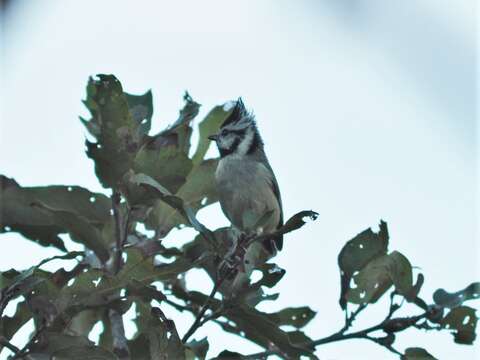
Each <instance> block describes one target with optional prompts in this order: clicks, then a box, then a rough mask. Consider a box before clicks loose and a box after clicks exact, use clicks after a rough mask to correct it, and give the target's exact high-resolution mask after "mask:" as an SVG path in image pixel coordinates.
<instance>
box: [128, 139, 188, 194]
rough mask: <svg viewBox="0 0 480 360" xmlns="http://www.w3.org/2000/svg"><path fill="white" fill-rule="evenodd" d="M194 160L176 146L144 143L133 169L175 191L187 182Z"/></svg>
mask: <svg viewBox="0 0 480 360" xmlns="http://www.w3.org/2000/svg"><path fill="white" fill-rule="evenodd" d="M192 167H193V164H192V161H191V160H190V159H189V158H188V156H187V154H185V153H184V152H183V151H180V149H179V148H177V147H176V146H163V145H161V146H156V145H155V142H150V143H147V144H146V145H144V146H143V147H142V148H141V149H140V150H139V151H138V153H137V155H136V156H135V159H134V163H133V167H132V168H133V171H134V172H137V173H144V174H146V175H148V176H150V177H151V178H153V179H154V180H156V181H157V182H159V183H161V184H162V185H163V186H165V188H167V189H168V191H170V192H172V193H175V192H177V191H178V189H179V188H180V187H181V186H182V185H183V184H184V183H185V181H186V178H187V176H188V174H189V173H190V171H191V170H192Z"/></svg>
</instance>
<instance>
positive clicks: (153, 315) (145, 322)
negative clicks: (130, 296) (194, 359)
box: [132, 301, 185, 360]
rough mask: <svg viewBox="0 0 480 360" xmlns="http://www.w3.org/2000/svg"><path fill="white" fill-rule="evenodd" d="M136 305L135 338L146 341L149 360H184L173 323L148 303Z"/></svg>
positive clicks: (183, 352)
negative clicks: (141, 337)
mask: <svg viewBox="0 0 480 360" xmlns="http://www.w3.org/2000/svg"><path fill="white" fill-rule="evenodd" d="M136 305H137V317H136V319H135V324H136V325H137V328H138V333H137V336H144V337H145V338H146V339H148V348H149V355H150V357H149V359H163V358H165V359H179V360H181V359H185V348H184V345H183V344H182V342H181V340H180V337H179V336H178V333H177V329H176V328H175V324H174V323H173V321H171V320H168V319H166V318H165V317H164V314H163V312H162V311H161V310H160V309H158V308H152V307H151V306H150V304H149V303H144V302H141V301H138V302H136ZM133 355H134V354H133V352H132V356H133ZM132 358H133V357H132ZM135 358H136V357H135Z"/></svg>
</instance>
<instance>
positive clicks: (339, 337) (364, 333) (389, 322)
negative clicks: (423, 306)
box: [243, 306, 428, 360]
mask: <svg viewBox="0 0 480 360" xmlns="http://www.w3.org/2000/svg"><path fill="white" fill-rule="evenodd" d="M390 309H392V306H391V308H390ZM362 310H363V308H361V306H360V307H359V308H358V309H357V310H356V311H355V312H354V313H352V315H351V316H350V317H349V318H348V319H347V320H346V323H345V325H344V326H343V328H342V329H340V330H339V331H337V332H336V333H334V334H332V335H329V336H327V337H324V338H322V339H318V340H315V341H311V342H307V343H301V344H293V345H295V346H301V347H317V346H320V345H324V344H328V343H332V342H337V341H343V340H350V339H366V340H370V341H373V342H375V343H376V344H378V345H381V346H383V347H385V348H386V349H388V350H390V351H391V352H393V353H395V354H397V355H402V353H400V352H399V351H398V350H396V349H395V348H393V347H392V344H391V342H389V341H387V338H388V337H393V336H394V333H395V332H397V331H402V330H405V329H406V328H408V327H411V326H414V327H415V325H416V323H417V322H418V321H419V320H421V319H424V318H426V317H427V315H428V313H427V312H425V313H423V314H420V315H417V316H413V317H411V318H398V319H390V317H391V310H390V311H389V314H388V315H387V317H386V318H385V319H384V320H383V321H382V322H381V323H380V324H378V325H375V326H371V327H369V328H366V329H363V330H360V331H356V332H353V333H349V334H345V331H346V329H348V327H349V326H350V325H351V323H352V322H353V320H354V319H355V316H356V315H358V313H360V312H361V311H362ZM349 324H350V325H349ZM379 330H382V331H384V332H385V333H386V334H387V336H386V338H376V337H372V336H370V334H371V333H372V332H375V331H379ZM276 354H277V353H276V352H275V351H272V350H267V351H263V352H258V353H255V354H251V355H246V356H244V357H243V359H250V360H254V359H261V358H265V357H267V356H269V355H276Z"/></svg>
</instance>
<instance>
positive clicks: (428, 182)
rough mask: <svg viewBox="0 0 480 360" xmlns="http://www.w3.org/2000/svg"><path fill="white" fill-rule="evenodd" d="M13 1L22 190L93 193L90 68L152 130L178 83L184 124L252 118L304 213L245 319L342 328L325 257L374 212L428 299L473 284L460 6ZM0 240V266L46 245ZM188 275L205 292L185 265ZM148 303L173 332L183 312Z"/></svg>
mask: <svg viewBox="0 0 480 360" xmlns="http://www.w3.org/2000/svg"><path fill="white" fill-rule="evenodd" d="M14 3H15V4H14V5H13V6H12V7H11V8H10V9H9V12H8V17H6V18H5V19H4V21H5V22H4V24H2V25H3V33H2V39H1V42H0V46H1V47H2V49H1V50H2V52H3V55H2V71H1V75H2V82H1V96H0V98H1V99H2V104H1V109H2V114H1V123H0V146H1V153H2V155H3V156H1V157H0V172H1V173H2V174H5V175H6V176H9V177H14V178H15V179H16V180H17V181H18V182H19V183H20V184H21V185H25V186H26V185H29V186H36V185H49V184H75V185H81V186H84V187H86V188H89V189H90V190H92V191H104V190H103V189H102V188H101V186H100V185H99V183H98V182H97V180H96V177H95V175H94V172H93V163H92V162H91V160H90V159H88V158H87V156H86V155H85V153H84V140H85V136H86V132H85V129H84V128H83V125H82V124H81V123H80V121H78V115H86V114H87V112H86V109H85V108H84V107H83V104H82V103H81V99H83V98H84V96H85V85H86V81H87V78H88V76H90V75H94V74H97V73H113V74H115V75H116V76H117V77H118V78H119V79H120V80H121V81H122V83H123V85H124V88H125V89H126V91H128V92H130V93H143V92H144V91H146V90H147V89H152V91H153V95H154V118H153V129H152V130H153V132H155V131H158V130H159V129H161V128H163V127H165V126H166V125H168V124H169V123H171V122H173V121H174V119H175V118H176V116H177V112H178V110H179V108H180V106H181V104H182V94H183V92H184V91H185V90H188V91H189V92H190V94H191V95H192V96H193V98H194V99H195V100H196V101H198V102H200V103H201V104H203V106H202V111H201V113H200V116H199V117H198V119H201V118H202V117H203V116H204V115H205V114H206V113H207V112H208V111H209V110H210V109H211V108H212V107H213V106H214V105H217V104H220V103H223V102H225V101H227V100H231V99H236V98H237V97H238V96H242V97H243V99H244V101H245V103H246V105H247V107H249V108H251V109H252V110H253V111H254V112H255V114H256V116H257V122H258V125H259V128H260V131H261V133H262V135H263V138H264V141H265V143H266V151H267V155H268V156H269V159H270V162H271V164H272V166H273V168H274V170H275V173H276V176H277V179H278V181H279V184H280V189H281V192H282V197H283V203H284V212H285V214H286V216H287V217H288V216H289V215H292V214H294V213H296V212H297V211H300V210H304V209H314V210H316V211H317V212H319V213H320V217H319V219H318V220H317V221H316V222H315V223H311V224H308V225H307V226H305V227H304V228H302V229H301V230H300V231H298V232H296V233H294V234H292V235H290V236H288V237H287V239H286V241H285V247H284V250H283V251H282V252H281V253H280V254H279V256H278V257H277V258H276V259H275V262H277V263H278V264H279V265H280V266H281V267H282V268H285V269H286V270H287V274H286V276H285V277H284V278H283V280H282V281H281V282H280V284H279V285H278V286H277V289H276V291H279V292H280V294H281V296H280V299H279V300H278V301H277V302H276V303H275V304H273V305H272V304H271V303H265V304H264V305H262V306H261V309H263V310H266V311H274V310H277V309H280V308H283V307H286V306H302V305H309V306H311V307H312V309H314V310H316V311H317V312H318V313H317V316H316V317H315V319H314V320H313V321H312V322H311V324H310V325H308V327H307V328H306V333H307V334H308V335H309V336H310V337H312V338H314V339H316V338H320V337H324V336H326V335H329V334H330V333H333V332H335V331H337V330H338V329H339V328H341V327H342V325H343V324H342V323H343V313H342V312H341V310H340V308H339V306H338V296H339V271H338V267H337V263H336V261H337V255H338V252H339V251H340V249H341V247H342V246H343V244H344V243H345V242H346V241H347V240H349V239H350V238H352V237H353V236H355V235H356V234H357V233H359V232H360V231H362V230H364V229H366V228H368V227H371V226H372V227H373V228H374V229H377V225H378V223H379V221H380V219H384V220H385V221H387V222H388V225H389V230H390V236H391V240H390V250H399V251H401V252H402V253H403V254H405V255H406V256H407V257H408V258H409V259H410V261H411V262H412V264H413V265H415V266H417V267H419V268H420V269H421V271H422V273H424V275H425V277H426V281H425V285H424V287H423V289H422V292H421V294H420V295H421V296H422V297H423V298H425V299H426V300H427V301H431V294H432V293H433V291H434V290H436V289H437V288H438V287H444V288H445V289H447V290H450V291H454V290H455V291H456V290H459V289H460V288H463V287H464V286H466V285H468V284H469V283H470V282H472V281H475V280H478V279H479V266H478V257H479V247H478V234H479V227H478V209H477V202H478V200H479V197H478V188H477V186H478V183H479V181H478V172H477V169H478V164H479V163H478V153H477V151H478V133H477V127H476V125H477V124H476V122H477V121H478V117H477V113H476V105H477V84H476V80H477V70H476V65H477V64H476V56H477V49H478V46H477V30H476V20H477V17H476V16H477V11H476V10H477V9H475V6H474V4H475V1H474V0H462V1H455V2H454V3H455V5H454V6H452V2H451V1H448V0H423V1H415V2H407V1H402V2H400V1H398V2H385V1H380V0H356V1H354V0H349V1H347V0H344V1H337V0H335V1H333V0H330V1H328V0H318V1H315V0H311V1H307V0H305V1H286V0H285V1H274V0H271V1H261V2H260V1H253V0H251V1H241V2H239V1H237V2H233V1H202V2H198V1H177V2H167V1H155V2H153V1H150V2H147V1H135V2H132V1H130V2H127V1H102V2H99V1H60V0H57V1H53V0H49V1H42V2H39V1H37V2H34V1H25V0H24V1H18V0H17V1H15V2H14ZM2 21H3V20H2ZM195 139H197V138H196V137H195ZM210 153H211V155H212V156H215V155H216V152H215V150H214V149H211V152H210ZM199 218H200V220H201V221H203V222H204V223H206V224H207V225H208V226H209V227H212V228H214V227H216V226H220V225H226V224H227V221H226V219H225V218H224V216H223V214H222V213H221V210H220V208H219V206H218V205H214V206H211V207H209V208H207V209H205V210H203V211H201V212H200V213H199ZM193 235H194V232H193V231H191V230H182V231H177V232H175V233H173V234H172V236H170V238H171V239H173V238H175V239H176V240H177V243H179V241H187V240H189V239H191V238H192V236H193ZM1 241H2V247H1V251H0V270H6V269H9V268H11V267H16V268H22V267H23V268H25V267H28V266H29V265H31V264H32V263H36V262H38V261H39V260H41V259H42V258H44V257H46V256H50V255H52V254H55V253H56V251H55V250H52V249H47V248H42V247H39V246H37V245H35V244H33V243H31V242H29V241H27V240H23V239H22V238H21V237H20V236H17V235H15V234H8V235H2V236H1ZM172 241H173V240H172ZM57 265H58V264H57ZM189 278H191V279H192V282H193V286H194V287H195V288H196V289H202V290H203V291H204V292H208V291H209V290H210V283H209V282H207V281H206V277H205V276H204V275H203V274H202V273H200V272H199V271H192V272H191V273H190V274H189ZM470 305H471V306H477V307H478V302H477V303H471V304H470ZM165 310H166V312H167V314H168V315H171V316H172V317H173V319H174V320H177V326H178V329H179V332H180V333H181V334H183V333H184V332H185V331H186V329H187V328H188V327H189V325H190V324H191V321H192V317H191V316H189V315H181V316H178V315H177V314H176V313H175V312H173V311H172V310H171V309H165ZM386 310H387V304H386V303H383V302H380V303H379V304H377V305H375V306H373V307H372V309H371V311H370V312H366V313H365V315H364V316H363V317H360V319H359V321H358V324H357V325H358V327H357V328H358V329H360V328H362V327H364V326H369V325H373V324H376V323H377V322H378V321H379V320H380V319H382V318H383V316H384V314H385V311H386ZM412 311H417V310H416V309H415V308H410V312H412ZM127 327H128V331H127V332H130V333H131V332H133V330H132V328H131V325H127ZM26 334H28V329H23V333H22V334H20V336H18V337H16V338H15V339H14V340H15V344H18V345H21V344H22V343H24V342H25V341H26ZM205 335H208V336H209V340H210V346H211V347H210V349H211V351H210V352H209V355H210V356H214V355H216V354H218V352H219V351H220V350H221V349H223V347H224V346H227V347H228V348H229V349H230V350H238V351H242V352H244V353H250V352H255V351H258V350H259V349H260V348H259V347H257V346H256V345H254V344H251V343H249V342H245V341H242V340H241V339H240V338H238V337H235V336H233V335H228V334H223V333H221V332H220V331H219V329H218V327H217V326H216V325H214V324H210V325H208V326H205V327H204V328H202V329H201V330H200V331H198V333H197V335H196V338H197V339H199V338H201V337H202V336H205ZM410 346H419V347H425V348H426V349H427V350H429V351H430V352H431V353H432V354H433V355H435V356H437V357H439V358H442V359H448V358H458V359H473V358H474V351H475V349H474V347H471V346H470V347H469V346H460V345H456V344H454V343H453V337H452V336H451V335H450V334H448V333H447V332H442V333H436V332H435V333H432V334H425V333H421V332H419V331H409V332H406V333H402V334H401V335H399V336H398V337H397V342H396V347H397V348H398V349H399V350H401V351H402V350H404V349H405V348H406V347H410ZM476 348H477V351H478V348H479V347H478V346H476ZM6 355H7V351H4V352H3V353H2V354H0V359H5V358H6ZM317 355H318V356H319V357H320V358H321V359H331V360H333V359H339V360H340V359H352V358H355V359H365V360H366V359H396V358H397V357H396V356H394V355H393V354H391V353H389V352H388V351H387V350H385V349H383V348H381V347H379V346H378V345H375V344H373V343H370V342H367V341H347V342H343V343H335V344H330V345H326V346H322V347H319V348H318V350H317Z"/></svg>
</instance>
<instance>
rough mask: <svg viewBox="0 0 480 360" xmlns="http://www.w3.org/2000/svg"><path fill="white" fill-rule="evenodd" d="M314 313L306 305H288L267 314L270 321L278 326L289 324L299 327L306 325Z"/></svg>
mask: <svg viewBox="0 0 480 360" xmlns="http://www.w3.org/2000/svg"><path fill="white" fill-rule="evenodd" d="M315 315H316V312H315V311H313V310H312V309H310V308H309V307H308V306H302V307H296V308H294V307H290V308H286V309H283V310H280V311H279V312H276V313H270V314H268V315H267V316H268V318H269V319H270V321H272V322H274V323H275V324H277V325H278V326H283V325H291V326H294V327H296V328H297V329H300V328H302V327H304V326H305V325H307V324H308V323H309V322H310V321H311V320H312V319H313V318H314V317H315Z"/></svg>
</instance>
